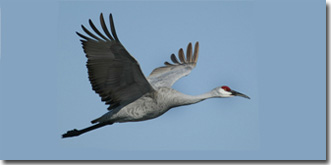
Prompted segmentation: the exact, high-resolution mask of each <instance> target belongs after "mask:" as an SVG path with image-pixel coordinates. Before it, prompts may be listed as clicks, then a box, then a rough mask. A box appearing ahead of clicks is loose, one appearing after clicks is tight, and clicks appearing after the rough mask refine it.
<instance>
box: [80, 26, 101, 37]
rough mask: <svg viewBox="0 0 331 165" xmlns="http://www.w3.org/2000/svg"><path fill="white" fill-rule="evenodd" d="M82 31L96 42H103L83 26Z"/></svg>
mask: <svg viewBox="0 0 331 165" xmlns="http://www.w3.org/2000/svg"><path fill="white" fill-rule="evenodd" d="M82 29H83V30H84V32H85V33H86V34H88V35H89V36H91V37H93V38H94V39H96V40H101V39H100V38H99V37H97V36H95V35H94V34H93V33H91V32H90V31H89V30H87V29H86V28H85V27H84V26H83V25H82Z"/></svg>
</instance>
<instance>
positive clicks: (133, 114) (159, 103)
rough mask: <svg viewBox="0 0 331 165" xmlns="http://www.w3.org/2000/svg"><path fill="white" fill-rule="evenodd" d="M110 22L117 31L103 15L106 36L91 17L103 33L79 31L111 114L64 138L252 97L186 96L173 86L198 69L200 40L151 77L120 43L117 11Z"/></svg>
mask: <svg viewBox="0 0 331 165" xmlns="http://www.w3.org/2000/svg"><path fill="white" fill-rule="evenodd" d="M109 22H110V29H111V33H110V32H109V31H108V28H107V26H106V24H105V21H104V18H103V15H102V13H101V14H100V24H101V27H102V29H103V31H104V33H105V35H104V34H102V33H101V32H100V31H99V30H98V29H97V28H96V27H95V25H94V24H93V22H92V21H91V20H89V25H90V26H91V28H92V29H93V31H94V32H95V33H96V34H97V35H98V36H97V35H94V34H93V33H91V32H90V31H89V30H88V29H86V28H85V27H84V26H83V25H82V29H83V31H84V32H85V33H86V34H88V36H89V37H87V36H85V35H82V34H80V33H78V32H77V34H78V35H79V36H80V37H81V38H82V40H81V42H82V45H83V49H84V52H85V54H86V57H87V59H88V60H87V64H86V66H87V68H88V75H89V80H90V82H91V85H92V89H93V90H94V91H95V92H96V93H97V94H99V96H100V97H101V100H102V101H104V102H105V103H106V104H108V105H109V107H108V110H109V112H107V113H106V114H104V115H103V116H101V117H99V118H97V119H95V120H93V121H92V123H93V124H95V125H93V126H91V127H88V128H85V129H82V130H76V129H74V130H71V131H68V132H67V133H65V134H63V135H62V137H63V138H65V137H72V136H78V135H80V134H82V133H85V132H88V131H91V130H93V129H96V128H99V127H102V126H105V125H110V124H113V123H121V122H132V121H144V120H148V119H153V118H156V117H158V116H160V115H162V114H164V113H165V112H167V111H168V110H169V109H171V108H173V107H177V106H181V105H188V104H193V103H197V102H199V101H202V100H205V99H207V98H212V97H232V96H242V97H246V98H249V97H248V96H246V95H244V94H241V93H239V92H236V91H234V90H231V89H230V88H229V87H227V86H222V87H217V88H215V89H213V90H212V91H210V92H207V93H205V94H202V95H198V96H190V95H186V94H183V93H181V92H178V91H176V90H174V89H172V88H171V87H172V85H173V84H174V83H175V82H176V81H177V80H178V79H180V78H182V77H184V76H187V75H188V74H189V73H190V72H191V71H192V69H193V68H195V66H196V64H197V60H198V53H199V43H198V42H196V43H195V46H194V51H193V50H192V44H191V43H189V44H188V46H187V49H186V56H185V54H184V51H183V49H182V48H181V49H179V52H178V57H179V60H178V59H177V57H176V56H175V55H174V54H172V55H171V57H170V58H171V60H172V62H173V63H172V64H171V63H169V62H165V66H162V67H159V68H156V69H154V70H153V71H152V72H151V74H150V75H149V76H148V77H147V78H146V77H145V76H144V75H143V73H142V71H141V69H140V67H139V64H138V62H137V61H136V60H135V59H134V58H133V57H132V56H131V55H130V54H129V52H128V51H127V50H126V49H125V48H124V46H123V45H122V44H121V43H120V41H119V39H118V37H117V34H116V31H115V26H114V22H113V18H112V15H111V14H110V15H109ZM192 53H193V55H192Z"/></svg>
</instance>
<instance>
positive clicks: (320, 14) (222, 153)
mask: <svg viewBox="0 0 331 165" xmlns="http://www.w3.org/2000/svg"><path fill="white" fill-rule="evenodd" d="M20 3H22V5H21V6H17V5H16V4H15V3H14V2H9V1H8V2H6V1H5V2H1V31H2V33H1V34H2V36H1V37H2V38H1V41H2V44H1V48H2V50H1V61H0V67H1V69H0V79H1V81H0V90H1V92H0V93H1V94H0V112H1V117H0V119H1V123H0V124H1V126H0V128H1V130H2V133H3V135H1V137H0V140H1V141H0V146H1V147H0V148H1V149H0V157H1V158H2V159H325V109H326V107H325V106H326V103H325V81H326V79H325V69H326V68H325V3H324V1H304V2H303V3H301V4H297V3H296V1H288V2H287V3H286V5H285V3H284V2H277V1H208V2H202V1H201V2H200V1H180V2H175V1H162V2H154V1H125V2H120V1H103V2H87V1H84V2H81V1H61V2H57V1H52V3H46V2H44V3H43V2H20ZM280 11H281V12H280ZM101 12H103V13H104V15H105V16H107V15H108V14H109V13H110V12H111V13H112V14H113V17H114V21H115V26H116V29H117V34H118V37H119V39H120V40H121V42H122V44H123V45H124V46H125V47H126V49H127V50H128V51H129V52H130V53H131V54H132V55H133V56H134V57H135V58H136V59H137V60H138V61H139V63H140V65H141V69H142V70H143V72H144V74H145V75H148V74H149V73H150V72H151V71H152V70H153V69H154V68H156V67H159V66H161V65H163V62H164V61H170V54H172V53H177V51H178V49H179V48H182V47H183V48H186V46H187V44H188V43H189V42H196V41H199V42H200V56H199V61H198V64H197V67H196V68H195V69H194V70H193V71H192V73H191V74H190V75H189V76H188V77H185V78H183V79H181V80H179V81H178V82H177V83H176V84H175V85H174V88H175V89H176V90H179V91H181V92H183V93H186V94H192V95H197V94H201V93H204V92H206V91H209V90H211V89H213V88H214V87H217V86H222V85H228V86H229V87H231V88H233V89H234V90H237V91H240V92H242V93H245V94H247V95H248V96H250V97H251V98H252V99H251V100H247V99H244V98H227V99H210V100H206V101H204V102H201V103H198V104H195V105H190V106H183V107H178V108H174V109H172V110H170V111H169V112H167V113H166V114H164V115H163V116H161V117H159V118H156V119H153V120H149V121H144V122H136V123H122V124H114V125H112V126H108V127H104V128H101V129H98V130H95V131H93V132H90V133H87V134H84V135H82V136H79V137H77V138H71V139H61V138H60V137H61V134H62V133H64V132H66V131H67V130H70V129H73V128H78V129H80V128H84V127H87V126H89V125H90V123H89V122H90V121H91V120H92V119H94V118H97V117H99V116H100V115H102V114H104V113H105V112H107V110H106V108H107V106H106V105H104V103H103V102H101V101H100V98H99V96H98V95H97V94H95V93H94V91H92V89H91V85H90V83H89V81H88V77H87V69H86V67H85V63H86V58H85V55H84V53H83V50H82V48H81V44H80V42H79V37H78V36H77V35H76V34H75V32H76V31H79V32H82V30H81V28H80V25H81V24H83V25H85V26H88V19H92V21H93V22H94V23H95V24H96V25H97V26H98V27H100V26H99V22H98V20H99V14H100V13H101ZM106 20H107V19H106ZM8 123H10V124H8Z"/></svg>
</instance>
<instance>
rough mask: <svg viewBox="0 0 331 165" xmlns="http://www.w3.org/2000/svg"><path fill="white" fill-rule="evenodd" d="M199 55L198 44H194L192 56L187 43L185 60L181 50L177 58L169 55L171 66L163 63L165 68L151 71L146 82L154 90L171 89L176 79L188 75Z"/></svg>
mask: <svg viewBox="0 0 331 165" xmlns="http://www.w3.org/2000/svg"><path fill="white" fill-rule="evenodd" d="M198 54H199V42H196V43H195V46H194V53H193V56H192V44H191V43H189V44H188V46H187V51H186V58H185V55H184V51H183V49H182V48H181V49H179V52H178V57H179V60H180V61H179V60H178V59H177V58H176V56H175V55H174V54H172V55H171V60H172V62H173V64H171V63H169V62H165V63H164V64H165V65H166V66H163V67H159V68H156V69H154V70H153V72H152V73H151V74H150V75H149V76H148V78H147V79H148V81H149V82H150V83H151V85H152V86H153V87H155V88H158V87H171V86H172V85H173V84H174V83H175V82H176V81H177V80H178V79H180V78H182V77H184V76H186V75H188V74H190V72H191V71H192V69H193V68H194V67H195V65H196V64H197V60H198Z"/></svg>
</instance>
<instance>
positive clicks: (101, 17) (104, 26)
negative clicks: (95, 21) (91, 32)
mask: <svg viewBox="0 0 331 165" xmlns="http://www.w3.org/2000/svg"><path fill="white" fill-rule="evenodd" d="M100 24H101V27H102V29H103V31H104V32H105V34H106V35H107V36H108V38H109V39H110V40H114V38H113V37H112V36H111V35H110V33H109V30H108V29H107V26H106V23H105V20H104V19H103V14H102V13H101V14H100Z"/></svg>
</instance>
